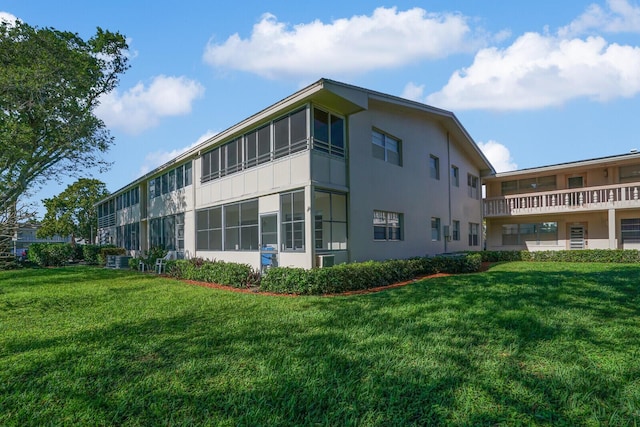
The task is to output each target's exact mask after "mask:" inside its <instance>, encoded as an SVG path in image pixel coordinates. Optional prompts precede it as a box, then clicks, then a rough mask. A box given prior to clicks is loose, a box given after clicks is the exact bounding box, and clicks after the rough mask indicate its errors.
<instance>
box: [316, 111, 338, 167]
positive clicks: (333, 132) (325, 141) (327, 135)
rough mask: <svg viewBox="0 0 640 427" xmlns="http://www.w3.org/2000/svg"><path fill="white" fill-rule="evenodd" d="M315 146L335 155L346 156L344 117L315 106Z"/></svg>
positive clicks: (319, 149)
mask: <svg viewBox="0 0 640 427" xmlns="http://www.w3.org/2000/svg"><path fill="white" fill-rule="evenodd" d="M313 148H314V149H315V150H318V151H322V152H324V153H329V154H333V155H334V156H339V157H344V119H343V118H342V117H339V116H336V115H334V114H331V113H328V112H326V111H323V110H320V109H318V108H314V109H313Z"/></svg>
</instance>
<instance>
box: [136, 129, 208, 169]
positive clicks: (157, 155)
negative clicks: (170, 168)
mask: <svg viewBox="0 0 640 427" xmlns="http://www.w3.org/2000/svg"><path fill="white" fill-rule="evenodd" d="M217 133H218V132H213V131H211V130H208V131H207V132H205V133H204V134H203V135H201V136H200V137H199V138H198V139H197V140H196V141H195V142H194V143H192V144H189V145H188V146H186V147H182V148H178V149H175V150H171V151H154V152H151V153H148V154H147V155H146V156H145V157H144V161H143V162H142V166H141V167H140V171H139V172H138V176H142V175H144V174H146V173H147V172H149V171H151V170H153V169H155V168H157V167H158V166H161V165H163V164H165V163H167V162H168V161H169V160H172V159H174V158H176V157H178V156H179V155H180V154H182V153H184V152H186V151H188V150H190V149H192V148H193V147H196V146H197V145H200V144H201V143H203V142H204V141H206V140H207V139H209V138H211V137H212V136H215V135H216V134H217Z"/></svg>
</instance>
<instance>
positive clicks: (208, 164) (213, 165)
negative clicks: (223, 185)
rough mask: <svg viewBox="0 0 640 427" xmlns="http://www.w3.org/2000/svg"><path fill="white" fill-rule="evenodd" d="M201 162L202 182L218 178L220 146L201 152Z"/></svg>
mask: <svg viewBox="0 0 640 427" xmlns="http://www.w3.org/2000/svg"><path fill="white" fill-rule="evenodd" d="M201 162H202V182H206V181H211V180H212V179H218V178H220V147H217V148H214V149H213V150H211V151H209V152H208V153H205V154H203V155H202V160H201ZM185 172H186V171H185Z"/></svg>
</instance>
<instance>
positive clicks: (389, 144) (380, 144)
mask: <svg viewBox="0 0 640 427" xmlns="http://www.w3.org/2000/svg"><path fill="white" fill-rule="evenodd" d="M371 142H372V152H373V157H375V158H376V159H380V160H384V161H385V162H387V163H393V164H394V165H398V166H401V165H402V152H401V145H402V144H401V142H400V140H399V139H396V138H393V137H391V136H389V135H387V134H385V133H382V132H378V131H376V130H374V131H372V132H371Z"/></svg>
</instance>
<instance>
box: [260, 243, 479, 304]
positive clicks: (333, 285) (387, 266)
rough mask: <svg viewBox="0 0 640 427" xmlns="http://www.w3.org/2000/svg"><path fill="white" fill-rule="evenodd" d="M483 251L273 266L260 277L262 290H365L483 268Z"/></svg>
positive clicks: (317, 292)
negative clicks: (326, 265) (321, 265)
mask: <svg viewBox="0 0 640 427" xmlns="http://www.w3.org/2000/svg"><path fill="white" fill-rule="evenodd" d="M481 264H482V258H481V256H480V254H477V253H469V254H460V255H456V256H439V257H433V258H428V257H424V258H411V259H406V260H389V261H381V262H376V261H367V262H358V263H351V264H340V265H336V266H334V267H329V268H314V269H311V270H305V269H303V268H291V267H273V268H271V269H269V270H268V271H267V274H266V275H265V276H263V277H262V280H261V281H260V290H261V291H265V292H275V293H283V294H299V295H321V294H334V293H343V292H347V291H356V290H365V289H372V288H377V287H380V286H386V285H391V284H393V283H398V282H403V281H407V280H411V279H414V278H416V277H419V276H422V275H428V274H435V273H452V274H453V273H471V272H476V271H479V270H480V267H481Z"/></svg>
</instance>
